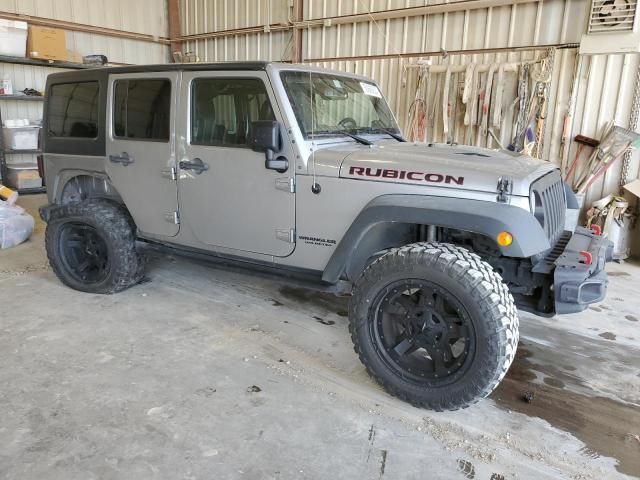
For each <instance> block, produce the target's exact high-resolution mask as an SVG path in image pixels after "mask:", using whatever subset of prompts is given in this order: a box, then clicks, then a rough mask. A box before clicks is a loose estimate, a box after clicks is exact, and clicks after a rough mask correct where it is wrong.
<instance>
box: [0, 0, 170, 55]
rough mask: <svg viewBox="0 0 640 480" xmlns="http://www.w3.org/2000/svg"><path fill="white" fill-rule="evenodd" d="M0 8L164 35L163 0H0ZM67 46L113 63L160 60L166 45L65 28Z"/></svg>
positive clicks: (165, 21)
mask: <svg viewBox="0 0 640 480" xmlns="http://www.w3.org/2000/svg"><path fill="white" fill-rule="evenodd" d="M0 11H2V12H8V13H18V14H22V15H31V16H35V17H42V18H51V19H54V20H64V21H68V22H74V23H82V24H87V25H94V26H98V27H105V28H113V29H117V30H124V31H129V32H135V33H145V34H149V35H154V36H157V37H166V36H167V29H168V27H167V6H166V0H133V1H127V0H109V1H104V2H103V1H97V0H0ZM66 36H67V48H68V49H69V50H75V51H77V52H79V53H81V54H82V55H88V54H103V55H106V56H107V57H108V58H109V61H111V62H115V63H163V62H166V61H167V54H168V52H167V47H166V46H165V45H161V44H158V43H151V42H142V41H137V40H129V39H120V38H114V37H107V36H103V35H94V34H88V33H83V32H67V35H66Z"/></svg>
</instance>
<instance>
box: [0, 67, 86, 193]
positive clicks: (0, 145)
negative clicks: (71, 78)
mask: <svg viewBox="0 0 640 480" xmlns="http://www.w3.org/2000/svg"><path fill="white" fill-rule="evenodd" d="M0 63H11V64H17V65H33V66H38V67H49V68H64V69H73V70H81V69H87V68H96V67H97V66H96V65H83V64H80V63H71V62H59V61H47V60H36V59H33V58H20V57H7V56H5V55H0ZM0 101H5V102H6V101H9V102H14V101H15V102H42V101H44V97H39V96H31V95H21V94H15V95H0ZM1 125H2V115H1V113H0V126H1ZM20 154H23V155H25V154H26V155H36V156H37V157H36V164H41V161H42V160H41V158H42V157H41V155H42V151H41V150H11V149H7V148H5V145H4V138H3V136H2V135H1V134H0V175H1V176H2V178H3V179H6V178H7V175H8V171H9V169H8V165H7V156H10V155H20ZM11 167H12V168H16V169H30V170H40V169H39V168H38V166H36V165H32V164H29V165H28V166H20V165H19V164H15V165H12V166H11ZM41 173H42V172H41ZM6 181H7V180H5V182H6ZM43 182H44V179H43ZM7 186H8V187H12V185H7ZM45 191H46V188H45V187H41V188H23V189H18V193H20V194H23V195H24V194H29V193H44V192H45Z"/></svg>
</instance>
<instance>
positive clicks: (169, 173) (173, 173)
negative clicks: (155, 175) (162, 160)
mask: <svg viewBox="0 0 640 480" xmlns="http://www.w3.org/2000/svg"><path fill="white" fill-rule="evenodd" d="M162 176H163V177H164V178H168V179H169V180H177V179H178V172H177V170H176V167H171V168H170V169H168V170H162Z"/></svg>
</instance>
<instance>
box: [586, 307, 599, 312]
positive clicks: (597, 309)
mask: <svg viewBox="0 0 640 480" xmlns="http://www.w3.org/2000/svg"><path fill="white" fill-rule="evenodd" d="M589 310H593V311H594V312H601V311H602V309H601V308H598V307H589Z"/></svg>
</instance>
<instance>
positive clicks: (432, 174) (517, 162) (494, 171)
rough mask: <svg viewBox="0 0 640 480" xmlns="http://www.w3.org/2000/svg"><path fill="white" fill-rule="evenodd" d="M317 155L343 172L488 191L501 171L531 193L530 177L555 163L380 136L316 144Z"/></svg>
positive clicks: (516, 190) (516, 191)
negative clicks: (339, 144) (343, 144)
mask: <svg viewBox="0 0 640 480" xmlns="http://www.w3.org/2000/svg"><path fill="white" fill-rule="evenodd" d="M350 147H351V146H350ZM340 158H341V160H340ZM318 160H320V161H323V163H325V162H326V163H332V162H336V161H340V164H339V172H340V173H339V175H340V177H342V178H352V179H356V180H364V181H367V180H368V181H379V182H391V183H407V184H413V185H430V186H441V187H448V188H459V189H465V190H474V191H481V192H490V193H493V192H496V191H497V185H498V179H499V178H500V177H502V178H504V179H510V180H511V181H512V185H513V189H512V194H513V195H519V196H529V187H530V185H531V183H532V182H533V181H535V180H536V179H538V178H540V177H541V176H542V175H545V174H546V173H549V172H550V171H552V170H554V169H556V168H557V167H556V166H555V165H553V164H552V163H550V162H546V161H543V160H536V159H533V158H531V157H528V156H525V155H520V154H516V153H512V152H505V151H497V150H489V149H486V148H479V147H469V146H462V145H445V144H428V145H427V144H414V143H408V142H407V143H391V142H380V143H378V144H376V145H374V146H372V147H364V146H362V145H358V146H357V147H353V148H345V149H344V151H340V152H338V151H337V149H336V148H330V149H326V150H319V151H318V152H317V153H316V161H318ZM326 163H325V164H326ZM336 167H338V165H336Z"/></svg>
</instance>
